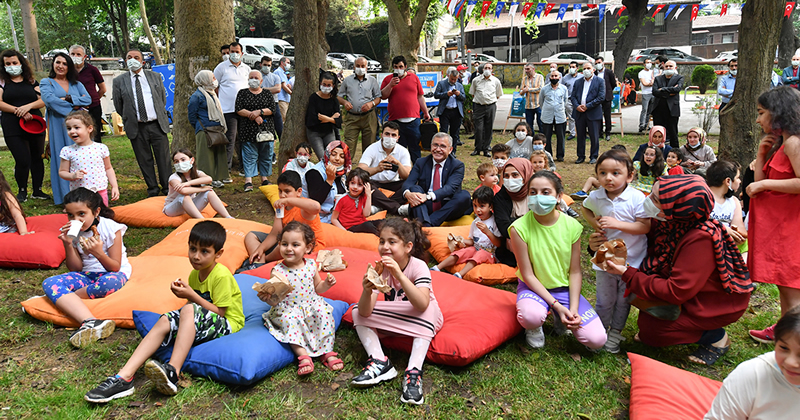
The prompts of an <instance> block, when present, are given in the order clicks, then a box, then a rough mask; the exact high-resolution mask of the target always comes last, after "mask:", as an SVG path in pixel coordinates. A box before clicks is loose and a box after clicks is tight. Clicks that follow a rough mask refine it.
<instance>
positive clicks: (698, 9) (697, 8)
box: [692, 4, 700, 21]
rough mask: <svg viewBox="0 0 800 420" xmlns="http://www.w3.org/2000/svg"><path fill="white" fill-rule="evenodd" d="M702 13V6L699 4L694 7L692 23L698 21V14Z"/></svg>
mask: <svg viewBox="0 0 800 420" xmlns="http://www.w3.org/2000/svg"><path fill="white" fill-rule="evenodd" d="M699 11H700V6H699V5H697V4H693V5H692V21H694V20H695V19H697V12H699Z"/></svg>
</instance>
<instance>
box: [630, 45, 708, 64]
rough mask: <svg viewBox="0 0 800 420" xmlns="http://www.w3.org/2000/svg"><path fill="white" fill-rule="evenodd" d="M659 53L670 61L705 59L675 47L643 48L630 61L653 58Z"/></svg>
mask: <svg viewBox="0 0 800 420" xmlns="http://www.w3.org/2000/svg"><path fill="white" fill-rule="evenodd" d="M659 55H664V56H666V57H667V58H668V59H670V60H672V61H706V60H705V59H704V58H700V57H698V56H696V55H691V54H686V53H685V52H683V51H681V50H677V49H675V48H645V49H643V50H641V51H639V53H638V54H636V55H635V56H632V57H631V59H630V61H635V62H644V60H645V59H646V58H649V59H651V60H653V59H655V58H656V57H657V56H659Z"/></svg>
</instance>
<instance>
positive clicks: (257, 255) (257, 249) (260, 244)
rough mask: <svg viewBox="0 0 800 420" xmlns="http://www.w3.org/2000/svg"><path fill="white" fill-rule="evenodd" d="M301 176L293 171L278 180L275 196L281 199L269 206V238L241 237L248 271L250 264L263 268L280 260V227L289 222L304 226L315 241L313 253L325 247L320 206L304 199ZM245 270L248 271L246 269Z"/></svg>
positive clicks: (255, 234)
mask: <svg viewBox="0 0 800 420" xmlns="http://www.w3.org/2000/svg"><path fill="white" fill-rule="evenodd" d="M302 185H303V184H302V181H301V180H300V175H299V174H298V173H297V172H295V171H286V172H284V173H282V174H281V175H280V176H279V177H278V196H279V197H280V198H279V199H278V200H276V201H275V202H274V203H272V206H273V207H274V208H275V223H274V224H273V225H272V230H271V231H270V232H269V234H267V233H264V232H257V231H252V232H248V233H247V235H245V236H244V246H245V248H246V249H247V253H248V254H250V258H249V259H248V260H247V261H246V263H247V262H249V264H250V265H251V267H249V268H255V267H252V265H253V264H263V263H268V262H270V261H277V260H279V259H281V253H280V251H279V250H278V246H277V245H278V237H279V236H280V234H281V231H282V230H283V226H285V225H286V224H287V223H289V222H291V221H292V220H297V221H298V222H301V223H305V224H307V225H308V226H309V227H311V230H313V231H314V235H315V236H316V238H317V247H316V248H315V250H318V249H322V248H324V247H325V241H324V240H323V235H322V223H321V222H320V220H319V211H320V206H319V203H318V202H316V201H314V200H312V199H310V198H305V197H303V187H302ZM249 268H248V269H249Z"/></svg>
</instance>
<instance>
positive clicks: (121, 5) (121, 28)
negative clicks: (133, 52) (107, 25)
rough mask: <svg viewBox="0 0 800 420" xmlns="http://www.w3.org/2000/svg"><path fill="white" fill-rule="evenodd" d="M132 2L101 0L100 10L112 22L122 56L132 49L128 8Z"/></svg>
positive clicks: (126, 0) (115, 40)
mask: <svg viewBox="0 0 800 420" xmlns="http://www.w3.org/2000/svg"><path fill="white" fill-rule="evenodd" d="M129 1H130V0H99V2H98V3H99V4H98V5H99V6H100V9H102V10H103V12H105V14H106V17H107V18H108V20H110V21H111V30H112V32H113V34H114V42H115V43H116V44H117V47H118V48H119V50H120V56H121V57H125V54H126V53H127V52H128V51H130V49H131V34H130V30H129V29H128V6H129V4H128V3H129Z"/></svg>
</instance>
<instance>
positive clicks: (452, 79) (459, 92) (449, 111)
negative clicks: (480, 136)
mask: <svg viewBox="0 0 800 420" xmlns="http://www.w3.org/2000/svg"><path fill="white" fill-rule="evenodd" d="M433 97H434V98H436V99H438V100H439V106H437V107H436V114H437V115H439V129H440V130H442V132H443V133H448V132H449V133H450V137H451V138H452V139H453V155H454V156H455V153H456V148H457V146H458V145H460V144H461V141H460V138H459V136H458V132H459V130H460V129H461V121H462V120H463V119H464V97H465V95H464V85H462V84H461V82H459V81H458V70H457V69H456V68H455V67H448V69H447V79H444V80H440V81H439V83H437V84H436V90H434V92H433Z"/></svg>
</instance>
